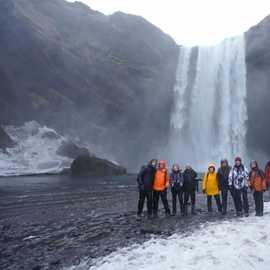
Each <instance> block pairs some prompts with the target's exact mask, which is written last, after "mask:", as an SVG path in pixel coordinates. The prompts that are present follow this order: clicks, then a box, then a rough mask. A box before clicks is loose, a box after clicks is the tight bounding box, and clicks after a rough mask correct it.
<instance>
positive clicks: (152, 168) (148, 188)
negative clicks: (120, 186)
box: [137, 159, 157, 217]
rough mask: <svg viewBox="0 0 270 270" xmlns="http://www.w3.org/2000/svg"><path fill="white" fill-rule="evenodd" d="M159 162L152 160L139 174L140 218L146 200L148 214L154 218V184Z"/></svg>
mask: <svg viewBox="0 0 270 270" xmlns="http://www.w3.org/2000/svg"><path fill="white" fill-rule="evenodd" d="M156 167H157V160H156V159H152V160H150V162H149V163H148V165H147V166H143V167H142V168H141V171H140V172H139V174H138V177H137V182H138V189H139V201H138V212H137V215H138V217H141V215H142V212H143V206H144V202H145V198H146V200H147V214H148V217H151V216H152V212H153V182H154V178H155V173H156Z"/></svg>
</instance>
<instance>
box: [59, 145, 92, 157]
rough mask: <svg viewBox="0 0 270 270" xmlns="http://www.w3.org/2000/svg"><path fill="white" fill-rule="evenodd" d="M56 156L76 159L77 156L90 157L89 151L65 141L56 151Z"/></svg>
mask: <svg viewBox="0 0 270 270" xmlns="http://www.w3.org/2000/svg"><path fill="white" fill-rule="evenodd" d="M57 154H58V155H60V156H64V157H68V158H72V159H76V158H77V157H79V156H88V155H90V153H89V150H88V149H87V148H85V147H80V146H78V145H76V144H75V143H73V142H70V141H65V142H63V143H62V144H61V145H60V147H59V149H58V150H57Z"/></svg>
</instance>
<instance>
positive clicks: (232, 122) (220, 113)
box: [170, 35, 247, 168]
mask: <svg viewBox="0 0 270 270" xmlns="http://www.w3.org/2000/svg"><path fill="white" fill-rule="evenodd" d="M174 90H175V91H174V93H175V104H174V111H173V114H172V118H171V132H170V159H171V160H175V161H179V162H184V163H191V164H193V165H195V166H197V167H199V168H205V166H206V165H207V163H208V162H218V161H219V160H220V159H221V158H227V159H229V160H232V159H233V158H234V156H235V155H240V156H242V157H244V158H245V157H246V156H247V151H246V132H247V127H246V122H247V105H246V96H247V90H246V63H245V38H244V35H242V36H239V37H234V38H230V39H226V40H224V41H223V42H222V43H220V44H219V45H217V46H213V47H193V48H189V47H181V48H180V53H179V63H178V70H177V75H176V84H175V89H174Z"/></svg>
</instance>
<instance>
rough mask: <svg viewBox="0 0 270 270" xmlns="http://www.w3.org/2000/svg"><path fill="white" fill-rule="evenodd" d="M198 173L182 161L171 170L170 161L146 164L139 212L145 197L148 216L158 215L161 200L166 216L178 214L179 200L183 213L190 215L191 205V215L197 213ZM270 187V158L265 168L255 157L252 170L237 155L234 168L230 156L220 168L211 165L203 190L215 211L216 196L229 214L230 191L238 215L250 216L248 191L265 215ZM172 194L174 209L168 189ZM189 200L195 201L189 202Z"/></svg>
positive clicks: (219, 207)
mask: <svg viewBox="0 0 270 270" xmlns="http://www.w3.org/2000/svg"><path fill="white" fill-rule="evenodd" d="M197 176H198V175H197V172H196V171H195V170H194V169H193V168H192V167H191V166H186V168H185V169H184V170H181V168H180V166H179V165H178V164H174V165H173V166H172V169H171V172H170V173H169V171H168V169H167V164H166V161H164V160H159V161H158V160H157V159H152V160H151V161H150V162H149V163H148V164H147V165H146V166H143V167H142V168H141V170H140V172H139V174H138V177H137V182H138V188H139V201H138V212H137V215H138V217H139V218H140V217H141V216H142V213H143V208H144V203H145V200H146V201H147V215H148V217H149V218H150V217H154V218H156V217H158V208H159V199H160V198H161V201H162V203H163V206H164V209H165V213H166V215H176V213H177V201H179V206H180V213H181V215H182V216H187V215H188V206H189V205H191V214H193V215H194V214H196V211H195V202H196V191H197V187H198V181H199V179H197ZM267 186H268V187H270V161H269V162H268V163H267V164H266V167H265V171H263V170H261V169H260V168H259V166H258V163H257V162H256V161H255V160H253V161H251V163H250V170H248V169H247V168H246V167H245V166H244V165H243V163H242V160H241V158H240V157H236V158H235V163H234V165H233V167H231V166H230V165H229V163H228V161H227V160H226V159H223V160H221V162H220V167H219V168H218V169H216V166H215V164H209V166H208V170H207V172H206V173H205V174H204V177H203V180H202V191H203V193H204V194H205V195H206V198H207V209H208V212H212V211H213V207H212V198H213V197H214V199H215V201H216V205H217V210H218V212H220V213H222V215H226V214H227V201H228V194H229V193H230V194H231V196H232V198H233V202H234V206H235V210H236V215H237V216H243V214H244V215H245V216H248V215H249V202H248V190H249V189H250V190H252V192H253V197H254V201H255V210H256V216H263V205H264V201H263V193H264V191H266V190H267ZM168 189H170V190H171V194H172V212H171V210H170V206H169V203H168V199H167V190H168ZM189 201H190V202H191V203H189Z"/></svg>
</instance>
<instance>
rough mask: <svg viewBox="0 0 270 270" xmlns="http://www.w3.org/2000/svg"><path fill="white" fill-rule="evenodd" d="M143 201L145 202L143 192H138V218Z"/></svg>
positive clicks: (141, 210)
mask: <svg viewBox="0 0 270 270" xmlns="http://www.w3.org/2000/svg"><path fill="white" fill-rule="evenodd" d="M144 201H145V191H144V190H140V191H139V201H138V211H137V215H138V216H140V215H141V214H142V212H143V206H144Z"/></svg>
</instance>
